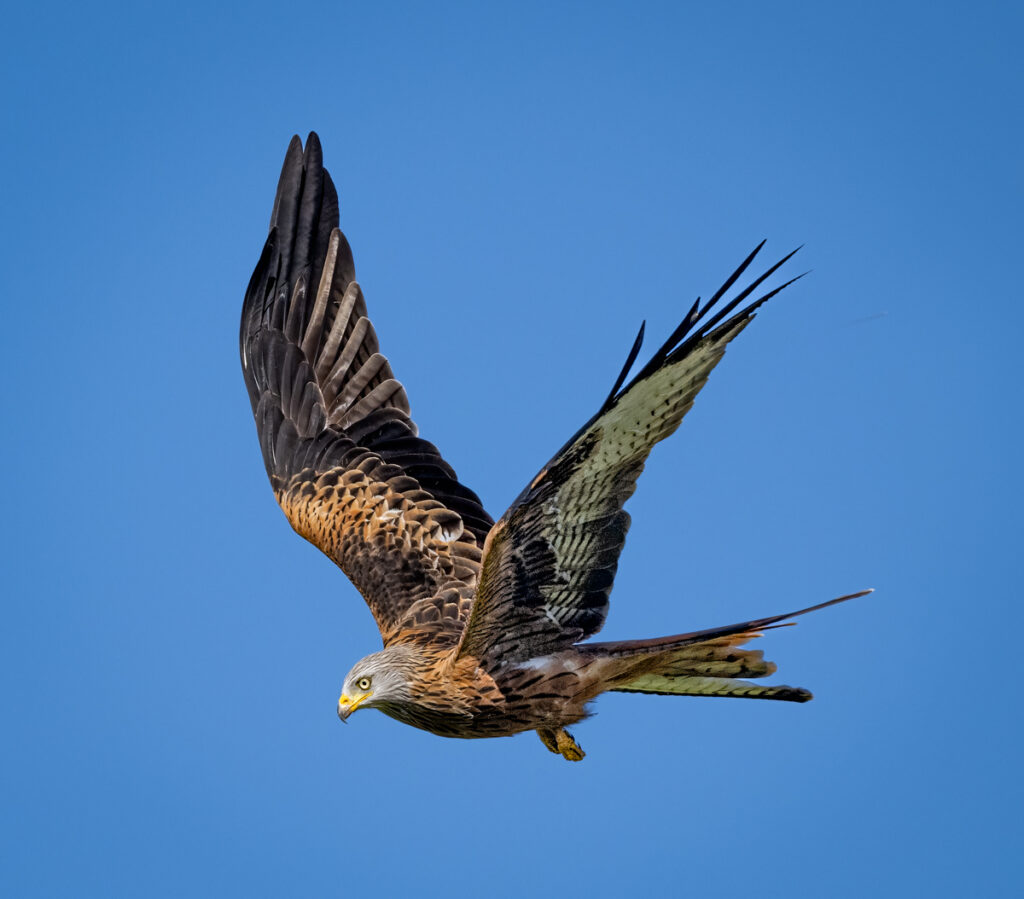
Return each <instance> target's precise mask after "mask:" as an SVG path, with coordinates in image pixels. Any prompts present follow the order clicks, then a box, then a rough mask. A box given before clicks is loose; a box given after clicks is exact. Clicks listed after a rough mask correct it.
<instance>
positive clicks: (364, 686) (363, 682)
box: [356, 677, 370, 691]
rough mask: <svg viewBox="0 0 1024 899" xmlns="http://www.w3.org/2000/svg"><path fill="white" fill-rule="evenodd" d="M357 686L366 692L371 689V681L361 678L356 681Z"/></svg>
mask: <svg viewBox="0 0 1024 899" xmlns="http://www.w3.org/2000/svg"><path fill="white" fill-rule="evenodd" d="M356 686H357V687H359V689H360V690H363V691H366V690H369V689H370V679H369V678H368V677H361V678H359V680H357V681H356Z"/></svg>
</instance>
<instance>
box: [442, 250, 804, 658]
mask: <svg viewBox="0 0 1024 899" xmlns="http://www.w3.org/2000/svg"><path fill="white" fill-rule="evenodd" d="M762 246H764V243H763V242H762V243H761V244H760V245H759V246H758V247H757V248H756V249H755V250H754V252H753V253H751V254H750V256H748V257H747V258H746V260H744V262H743V264H742V265H740V267H739V268H738V269H737V270H736V271H735V272H734V273H733V274H732V275H731V276H730V277H729V279H728V280H727V281H726V282H725V284H724V285H723V286H722V287H721V289H720V290H719V291H718V292H717V293H716V294H715V295H714V296H713V297H712V298H711V300H710V301H709V302H708V303H707V304H705V305H704V306H703V307H701V305H700V300H698V301H697V303H695V304H694V306H693V308H692V309H691V310H690V312H689V314H688V315H687V316H686V318H685V319H683V321H682V322H681V323H680V325H679V327H678V328H676V330H675V331H674V332H673V334H672V335H671V336H670V337H669V339H668V340H667V341H666V342H665V343H664V345H663V346H662V347H661V349H659V350H658V351H657V352H656V353H655V354H654V356H653V358H652V359H651V360H650V362H648V363H647V364H646V365H645V366H644V367H643V368H642V369H641V370H640V372H639V373H638V374H637V376H636V377H635V378H633V380H632V381H631V382H630V383H629V384H628V385H627V386H626V387H625V388H624V389H622V390H620V389H619V388H620V387H622V384H623V382H624V381H625V378H626V375H627V373H628V372H629V369H630V367H631V366H632V364H633V362H634V360H635V359H636V356H637V353H638V352H639V350H640V343H641V340H642V337H643V328H641V329H640V334H639V335H638V336H637V339H636V342H635V343H634V345H633V349H632V351H631V352H630V354H629V358H628V359H627V360H626V365H625V367H624V368H623V370H622V372H621V373H620V375H619V377H618V380H617V381H616V383H615V386H614V387H613V388H612V391H611V393H610V394H609V395H608V399H607V400H605V402H604V405H602V406H601V408H600V409H599V410H598V412H597V414H596V415H595V416H594V417H593V418H591V419H590V421H588V422H587V423H586V424H585V425H584V426H583V427H582V428H581V429H580V430H579V431H578V432H577V433H576V434H575V435H574V436H573V438H572V439H571V440H570V441H569V442H568V443H567V444H566V445H565V446H564V447H563V448H562V449H561V450H560V451H559V452H558V453H557V454H556V455H555V457H554V458H553V459H552V460H551V461H550V462H549V463H548V464H547V465H546V466H545V467H544V468H543V469H542V470H541V472H540V474H538V475H537V477H535V478H534V479H533V481H532V482H531V483H530V485H529V486H528V487H527V488H526V489H525V490H524V491H523V492H522V493H521V494H520V495H519V497H518V498H517V499H516V501H515V502H514V503H513V504H512V506H511V507H510V508H509V510H508V511H507V512H506V513H505V514H504V515H503V516H502V518H501V520H500V521H499V522H498V523H497V525H495V527H494V529H493V531H492V532H491V534H490V535H489V537H488V539H487V545H486V547H485V549H484V558H483V570H482V574H481V578H480V585H479V588H478V590H477V598H476V601H475V603H474V605H473V608H472V612H471V616H470V620H469V623H468V625H467V627H466V630H465V632H464V634H463V637H462V645H461V649H460V652H461V653H462V654H465V655H470V656H473V657H475V658H478V659H481V660H483V661H484V662H485V663H487V662H497V661H499V660H504V661H515V660H522V659H528V658H533V657H536V656H538V655H542V654H544V653H548V652H553V651H556V650H559V649H564V648H565V647H567V646H569V645H571V644H573V643H576V642H578V641H580V640H583V639H585V638H587V637H589V636H591V635H592V634H595V633H597V631H599V630H600V629H601V627H602V625H603V624H604V620H605V617H606V616H607V614H608V596H609V594H610V593H611V588H612V581H613V580H614V577H615V570H616V567H617V566H618V559H619V553H620V552H621V551H622V547H623V544H624V543H625V540H626V531H627V530H628V528H629V515H628V514H627V513H626V512H624V511H623V508H622V507H623V505H624V503H625V502H626V500H627V499H629V497H630V496H631V495H632V494H633V490H634V489H635V488H636V480H637V478H638V477H639V476H640V472H641V471H643V467H644V462H645V461H646V459H647V456H648V454H649V453H650V451H651V448H652V447H653V446H654V444H655V443H657V442H658V441H659V440H664V439H665V438H666V437H668V435H669V434H671V433H672V432H673V431H675V429H676V428H677V427H678V426H679V423H680V421H682V418H683V416H684V415H685V414H686V413H687V411H688V410H689V409H690V406H692V405H693V401H694V398H695V397H696V396H697V394H698V393H699V392H700V389H701V388H702V387H703V386H704V384H705V382H706V381H707V378H708V375H709V374H710V373H711V370H712V369H713V368H714V367H715V366H716V365H717V364H718V361H719V360H720V359H721V358H722V355H723V354H724V353H725V347H726V345H727V344H728V343H729V341H730V340H732V339H733V338H734V337H735V336H736V335H737V334H739V333H740V331H742V330H743V329H744V328H745V327H746V326H747V324H748V323H749V322H750V320H751V319H752V318H753V316H754V312H755V310H756V309H757V308H758V307H759V306H760V305H761V304H762V303H764V302H766V301H767V300H768V299H769V298H771V297H772V296H774V295H775V294H776V293H778V292H779V291H780V290H782V289H783V288H784V287H786V286H788V285H789V284H791V283H793V281H795V280H796V278H794V279H792V280H791V281H787V282H786V284H783V285H782V286H781V287H777V288H776V289H774V290H772V291H770V292H769V293H767V294H765V295H764V296H762V297H760V298H759V299H757V300H755V301H753V302H751V303H750V305H748V306H746V307H744V308H742V309H741V311H739V312H737V313H736V314H735V315H733V316H732V317H731V318H727V316H729V314H730V313H731V312H732V311H733V310H734V309H736V307H737V306H739V305H740V304H741V303H743V302H744V301H745V300H746V299H747V298H748V297H749V296H750V295H751V294H752V293H753V292H754V291H755V290H757V288H758V287H759V286H760V285H761V284H762V283H763V282H764V281H765V280H766V279H767V278H768V277H769V276H770V275H772V274H773V273H774V272H775V271H776V270H777V269H778V268H779V267H780V266H781V265H782V264H783V263H784V262H786V260H787V259H789V258H790V256H792V255H793V254H792V253H790V254H789V256H786V257H785V258H784V259H782V260H781V261H780V262H778V263H776V264H775V265H773V266H772V267H771V268H770V269H769V270H768V271H767V272H765V273H764V274H763V275H761V277H759V278H757V279H756V280H755V281H754V282H753V284H751V285H750V286H749V287H747V288H745V289H744V290H742V291H740V293H739V294H738V295H737V296H736V297H735V298H734V299H732V300H730V301H729V302H727V303H725V304H724V305H723V306H722V307H721V308H719V309H717V310H716V311H715V312H714V313H713V314H711V315H710V317H709V313H711V312H712V309H713V308H714V307H715V306H716V305H717V304H718V302H719V300H721V299H722V297H723V296H724V295H725V294H726V293H727V292H728V291H729V289H730V288H731V287H732V285H733V284H734V283H735V282H736V280H737V279H738V278H739V277H740V275H742V274H743V272H744V271H745V270H746V268H747V266H749V265H750V263H751V261H752V260H753V259H754V257H755V256H756V255H757V253H758V251H759V250H760V249H761V247H762ZM794 252H796V251H794ZM723 319H724V321H723Z"/></svg>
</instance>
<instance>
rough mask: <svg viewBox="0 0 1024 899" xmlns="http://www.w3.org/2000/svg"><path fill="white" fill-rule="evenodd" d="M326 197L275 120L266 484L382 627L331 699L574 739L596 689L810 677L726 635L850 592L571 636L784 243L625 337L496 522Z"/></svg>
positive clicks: (694, 689)
mask: <svg viewBox="0 0 1024 899" xmlns="http://www.w3.org/2000/svg"><path fill="white" fill-rule="evenodd" d="M338 218H339V216H338V205H337V195H336V193H335V191H334V187H333V184H332V182H331V179H330V177H329V176H328V174H327V172H326V170H324V168H323V166H322V162H321V152H320V145H319V141H318V140H317V138H316V135H310V138H309V141H308V142H307V145H306V148H305V151H303V148H302V145H301V142H300V141H299V139H298V138H293V140H292V144H291V146H290V147H289V150H288V154H287V156H286V159H285V164H284V167H283V169H282V173H281V180H280V183H279V186H278V192H277V197H276V199H275V202H274V211H273V213H272V217H271V231H270V237H269V238H268V240H267V244H266V246H265V248H264V251H263V255H262V256H261V258H260V261H259V263H258V265H257V267H256V270H255V272H254V273H253V277H252V280H251V281H250V284H249V289H248V291H247V293H246V299H245V304H244V307H243V312H242V325H241V335H240V345H241V354H242V367H243V372H244V374H245V380H246V385H247V387H248V390H249V396H250V400H251V401H252V407H253V412H254V415H255V418H256V425H257V431H258V434H259V437H260V443H261V446H262V449H263V457H264V462H265V464H266V467H267V472H268V474H269V476H270V481H271V485H272V487H273V489H274V492H275V495H276V497H277V500H278V502H279V504H280V505H281V507H282V509H283V510H284V512H285V514H286V515H287V517H288V519H289V521H290V522H291V524H292V526H293V527H294V528H295V530H296V531H297V532H298V533H299V534H301V535H302V536H303V537H305V538H306V539H308V540H309V541H311V542H312V543H313V544H315V545H316V546H318V547H319V548H320V549H321V550H323V551H324V552H325V553H326V554H327V555H328V556H329V557H330V558H331V559H333V560H334V561H335V562H336V563H337V564H338V565H339V566H340V567H341V568H342V570H343V571H344V572H345V573H346V574H347V575H348V577H349V578H350V579H351V580H352V582H353V583H354V584H355V586H356V587H357V588H358V589H359V591H360V592H361V593H362V595H363V597H364V598H365V599H366V601H367V603H368V604H369V606H370V609H371V611H372V612H373V614H374V617H375V618H376V619H377V623H378V625H379V627H380V630H381V634H382V637H383V639H384V649H383V650H381V651H380V652H377V653H374V654H372V655H370V656H367V657H366V658H364V659H362V660H361V661H359V662H357V663H356V665H355V666H354V667H353V668H352V670H351V671H350V672H349V674H348V676H347V677H346V679H345V684H344V690H343V694H342V697H341V700H340V701H339V715H340V716H341V717H342V719H343V720H344V719H346V718H347V717H348V716H349V715H350V714H351V713H352V711H354V710H355V709H356V708H359V707H374V708H378V709H380V710H381V711H383V712H385V713H386V714H388V715H390V716H391V717H393V718H396V719H398V720H399V721H402V722H404V723H406V724H410V725H413V726H415V727H419V728H422V729H424V730H428V731H431V732H432V733H435V734H439V735H441V736H447V737H496V736H510V735H512V734H516V733H520V732H522V731H526V730H536V731H537V732H538V734H539V735H540V737H541V739H542V740H543V742H544V744H545V745H546V746H547V747H548V748H549V749H551V750H552V751H554V752H558V753H560V754H562V755H563V756H564V757H566V758H568V759H572V760H576V759H579V758H582V751H581V750H580V749H579V747H578V746H577V745H576V744H575V742H574V741H573V740H572V738H571V737H570V736H569V735H568V733H567V732H566V731H565V730H564V729H565V727H567V726H568V725H572V724H574V723H576V722H577V721H579V720H581V719H582V718H584V717H585V716H586V715H587V704H588V703H589V702H591V701H592V700H593V699H595V698H596V697H597V696H598V695H600V694H601V693H603V692H606V691H609V690H616V691H624V692H646V693H660V694H675V695H703V696H708V695H711V696H742V697H748V698H764V699H782V700H791V701H797V702H803V701H806V700H807V699H810V698H811V696H810V693H808V692H807V691H806V690H802V689H800V688H793V687H787V686H771V685H768V686H765V685H759V684H754V683H751V682H749V681H747V680H743V679H742V678H760V677H763V676H765V675H768V674H771V673H772V672H773V671H774V670H775V666H774V665H773V664H771V663H770V662H765V661H764V660H763V658H762V655H761V653H760V652H757V651H753V650H747V649H741V648H740V647H741V645H742V644H744V643H746V642H747V641H749V640H750V639H752V638H753V637H756V636H758V635H759V633H760V632H761V631H763V630H765V629H767V628H771V627H776V626H780V623H781V622H782V621H783V620H784V619H786V618H789V617H792V615H793V614H803V613H804V612H808V611H812V610H813V609H816V608H821V607H822V606H824V605H830V604H832V603H835V602H840V601H842V600H843V599H848V598H851V597H842V598H840V599H838V600H833V601H832V603H824V604H822V606H814V607H812V608H811V609H804V610H802V611H801V612H797V613H791V614H790V615H777V616H772V617H769V618H763V619H758V620H755V621H748V622H744V623H741V624H737V625H731V626H728V627H724V628H715V629H712V630H708V631H701V632H697V633H691V634H680V635H676V636H672V637H663V638H656V639H654V640H632V641H618V642H614V643H589V642H583V641H585V640H586V639H587V638H588V637H590V636H592V635H593V634H595V633H596V632H597V631H598V630H600V628H601V626H602V625H603V623H604V619H605V617H606V615H607V611H608V597H609V594H610V592H611V587H612V581H613V579H614V574H615V569H616V566H617V563H618V556H619V553H620V551H621V549H622V546H623V544H624V541H625V535H626V531H627V529H628V527H629V516H628V515H627V514H626V512H625V511H623V505H624V503H625V501H626V500H627V499H628V498H629V496H630V495H631V494H632V492H633V490H634V488H635V483H636V479H637V477H638V476H639V474H640V472H641V471H642V469H643V465H644V461H645V459H646V457H647V455H648V453H649V452H650V450H651V448H652V447H653V445H654V444H655V443H657V442H658V441H659V440H662V439H664V438H665V437H667V436H668V435H669V434H671V433H672V432H673V431H674V430H675V429H676V427H678V425H679V422H680V421H681V420H682V417H683V415H684V414H685V413H686V411H687V410H688V409H689V408H690V406H691V405H692V403H693V400H694V398H695V396H696V394H697V393H698V392H699V391H700V389H701V388H702V387H703V386H704V383H705V381H706V380H707V376H708V374H709V373H710V371H711V369H712V368H714V366H715V365H716V364H717V362H718V361H719V360H720V359H721V357H722V355H723V353H724V351H725V346H726V344H728V342H729V341H730V340H732V339H733V338H734V337H735V336H736V335H737V334H739V332H740V331H742V330H743V328H744V327H746V325H747V324H748V323H749V322H750V320H751V319H752V317H753V314H754V311H755V310H756V309H757V308H758V307H759V306H760V305H761V304H762V303H763V302H765V301H766V300H767V299H768V298H769V297H771V296H773V295H774V294H776V293H778V292H779V291H780V290H781V289H782V288H783V287H785V286H786V285H787V284H788V283H791V282H786V284H783V285H782V286H781V287H777V288H775V289H774V290H772V291H770V292H769V293H767V294H765V295H763V296H761V297H760V298H758V299H756V300H753V301H751V302H749V304H748V305H747V306H745V307H743V308H741V309H740V310H739V311H738V312H735V313H734V314H732V315H730V313H733V310H735V309H736V308H737V307H738V306H739V305H740V304H741V303H742V302H743V301H744V300H745V299H747V298H748V297H749V296H750V295H751V293H752V292H753V291H754V290H755V289H756V288H757V287H758V286H759V285H760V284H761V283H762V282H763V281H765V280H766V279H767V278H768V277H769V276H770V275H772V274H773V273H774V272H775V270H776V269H778V268H779V266H781V265H782V263H783V262H785V261H786V259H788V258H789V257H788V256H787V257H786V258H785V259H783V260H782V261H781V262H779V263H777V264H776V265H775V266H773V267H772V268H770V269H769V270H768V271H767V272H766V273H765V274H764V275H762V276H761V277H760V278H758V279H756V280H755V281H754V283H753V284H752V285H750V286H748V287H747V288H746V289H744V290H742V291H740V292H739V294H738V296H736V297H734V298H733V299H732V300H730V301H728V302H726V303H724V305H723V306H722V307H721V308H720V309H719V308H716V304H717V303H718V302H719V300H721V299H722V298H723V297H724V295H725V294H726V292H727V291H728V290H729V289H730V288H731V287H732V285H733V284H734V282H735V281H736V280H737V279H738V278H739V277H740V275H741V274H742V273H743V272H744V270H745V269H746V268H747V266H748V265H749V264H750V262H751V260H752V259H753V258H754V256H755V255H756V253H757V250H755V251H754V253H752V254H751V255H750V256H749V257H748V258H747V259H746V260H745V261H744V263H743V264H742V265H741V266H740V267H739V268H738V269H737V271H736V272H735V273H734V274H733V275H732V276H731V277H730V278H729V279H727V281H726V283H725V285H724V286H723V287H722V288H721V289H720V290H719V291H718V292H717V293H716V294H715V296H714V297H712V299H711V300H710V301H709V302H708V303H706V304H704V305H703V306H701V305H700V303H699V301H698V303H697V304H695V305H694V306H693V308H692V309H691V310H690V312H689V313H688V315H687V316H686V317H685V318H684V320H683V322H682V323H681V324H680V326H679V328H677V330H676V332H675V333H673V334H672V335H671V336H670V337H669V339H668V340H667V341H666V342H665V344H663V345H662V347H661V348H660V349H659V350H658V351H657V352H656V353H655V354H654V356H653V357H652V359H651V360H650V361H649V362H648V363H647V364H646V365H645V366H644V367H643V368H642V369H641V370H640V372H639V373H638V374H637V375H636V376H635V377H634V378H633V379H632V380H631V381H630V382H629V383H628V384H626V386H625V387H623V384H624V383H625V380H626V376H627V374H628V373H629V369H630V368H631V366H632V364H633V362H634V361H635V359H636V355H637V352H638V351H639V348H640V337H638V339H637V341H636V343H635V344H634V346H633V349H632V351H631V352H630V354H629V358H628V360H627V362H626V365H625V367H624V368H623V370H622V372H621V374H620V376H619V378H618V380H617V381H616V383H615V386H614V387H613V389H612V391H611V393H610V394H609V395H608V398H607V399H606V400H605V402H604V404H603V405H602V406H601V408H600V409H599V410H598V412H597V414H596V415H594V417H593V418H592V419H591V420H590V421H588V422H587V423H586V424H585V425H584V426H583V427H582V428H581V429H580V430H579V431H578V432H577V433H576V434H575V435H574V436H573V438H572V439H570V440H569V442H568V443H566V445H565V446H564V447H563V448H562V449H561V450H559V452H558V453H556V454H555V456H554V457H553V458H552V459H551V461H550V462H549V463H548V464H547V465H546V466H544V468H543V469H542V470H541V471H540V473H539V474H538V475H537V476H536V477H535V478H534V479H533V480H532V481H531V483H530V484H529V485H528V486H527V488H526V489H525V490H524V491H523V492H522V493H521V494H520V496H519V497H518V498H517V499H516V501H515V502H514V503H513V504H512V506H511V507H510V508H509V510H508V511H507V512H506V513H505V514H504V515H503V516H502V518H501V519H500V520H499V521H498V522H497V523H495V522H494V521H493V520H492V519H491V518H490V516H489V515H488V514H487V512H486V511H485V510H484V508H483V505H482V503H481V502H480V500H479V498H478V497H477V496H476V494H475V493H473V492H472V491H471V490H469V489H467V488H466V487H465V486H463V485H462V484H461V483H460V482H459V481H458V479H457V477H456V475H455V472H454V471H453V470H452V469H451V467H450V466H449V465H448V464H447V463H446V462H445V461H444V459H443V458H442V457H441V454H440V452H439V451H438V450H437V448H436V447H435V446H433V444H430V443H428V442H427V441H425V440H423V439H422V438H420V437H419V436H418V433H417V429H416V426H415V425H414V424H413V422H412V420H411V418H410V414H409V404H408V399H407V398H406V394H405V390H404V388H403V387H402V385H401V384H400V383H399V382H398V381H397V380H395V378H394V376H393V375H392V373H391V368H390V365H389V364H388V361H387V359H385V358H384V357H383V356H382V355H381V354H380V353H379V352H378V347H377V338H376V335H375V333H374V330H373V326H372V325H371V324H370V321H369V319H368V317H367V313H366V306H365V303H364V301H363V297H362V293H361V291H360V288H359V285H358V284H357V283H356V282H355V280H354V266H353V263H352V256H351V253H350V251H349V249H348V244H347V242H346V240H345V238H344V235H342V233H341V232H340V231H339V230H338V229H337V224H338ZM758 249H760V247H758ZM790 255H792V254H790ZM794 280H795V279H794ZM641 336H642V330H641ZM856 595H861V594H856Z"/></svg>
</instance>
